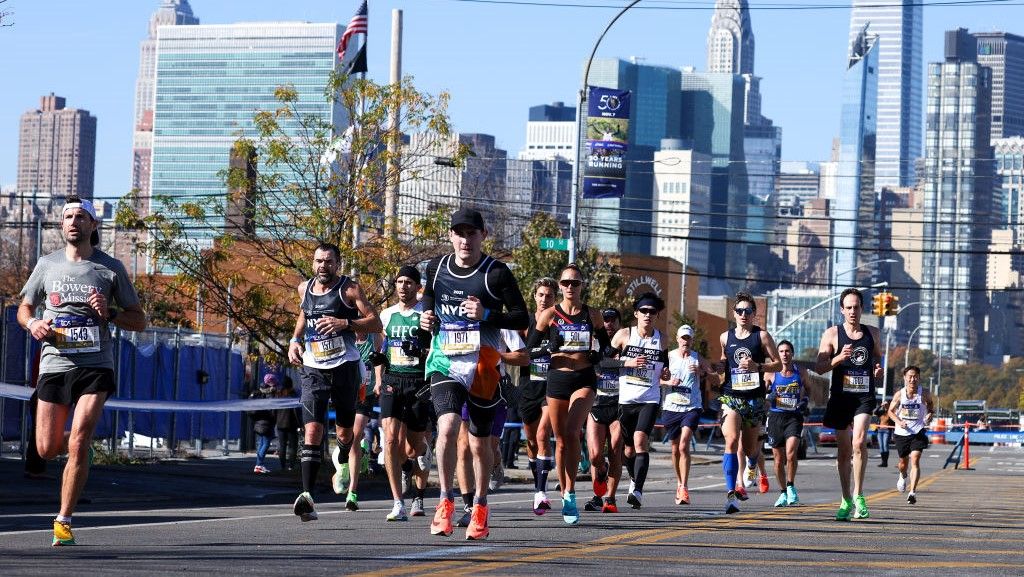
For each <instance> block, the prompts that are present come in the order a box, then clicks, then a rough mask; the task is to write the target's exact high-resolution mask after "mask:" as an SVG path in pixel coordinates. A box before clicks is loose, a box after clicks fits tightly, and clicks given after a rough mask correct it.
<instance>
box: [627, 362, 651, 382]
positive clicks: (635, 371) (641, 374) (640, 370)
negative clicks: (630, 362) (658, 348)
mask: <svg viewBox="0 0 1024 577" xmlns="http://www.w3.org/2000/svg"><path fill="white" fill-rule="evenodd" d="M653 374H654V369H653V368H652V367H651V365H650V364H647V365H646V366H644V367H633V368H624V369H622V377H623V381H624V382H625V383H626V384H627V385H633V386H634V387H650V386H653V385H654V383H653V382H652V381H653V380H654V379H653V378H651V376H652V375H653Z"/></svg>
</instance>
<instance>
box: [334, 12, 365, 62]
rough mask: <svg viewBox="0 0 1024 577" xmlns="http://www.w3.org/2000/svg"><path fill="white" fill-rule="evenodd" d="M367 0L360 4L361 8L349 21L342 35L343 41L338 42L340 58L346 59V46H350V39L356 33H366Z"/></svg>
mask: <svg viewBox="0 0 1024 577" xmlns="http://www.w3.org/2000/svg"><path fill="white" fill-rule="evenodd" d="M366 14H367V10H366V0H363V1H362V3H361V4H359V10H356V13H355V14H354V15H353V16H352V19H351V20H349V21H348V26H346V27H345V33H344V34H342V35H341V42H339V43H338V60H345V48H347V47H348V39H349V38H351V37H352V36H354V35H356V34H366V30H367V28H366V22H367V16H366Z"/></svg>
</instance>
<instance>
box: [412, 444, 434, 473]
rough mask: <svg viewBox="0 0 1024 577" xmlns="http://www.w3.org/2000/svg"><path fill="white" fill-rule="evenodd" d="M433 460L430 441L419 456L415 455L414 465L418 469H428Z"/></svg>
mask: <svg viewBox="0 0 1024 577" xmlns="http://www.w3.org/2000/svg"><path fill="white" fill-rule="evenodd" d="M433 460H434V451H433V449H431V448H430V443H427V450H426V451H425V452H424V453H423V454H422V455H420V456H419V457H416V466H417V467H419V468H420V471H429V470H430V466H431V465H432V464H433Z"/></svg>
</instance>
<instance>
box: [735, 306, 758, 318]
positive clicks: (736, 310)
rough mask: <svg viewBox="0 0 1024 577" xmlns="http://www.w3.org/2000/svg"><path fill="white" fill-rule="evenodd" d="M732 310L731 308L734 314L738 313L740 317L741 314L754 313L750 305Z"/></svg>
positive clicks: (748, 314)
mask: <svg viewBox="0 0 1024 577" xmlns="http://www.w3.org/2000/svg"><path fill="white" fill-rule="evenodd" d="M732 310H733V312H735V313H736V314H738V315H740V316H741V317H742V316H750V315H752V314H754V309H752V308H750V307H747V308H742V309H741V308H735V309H732Z"/></svg>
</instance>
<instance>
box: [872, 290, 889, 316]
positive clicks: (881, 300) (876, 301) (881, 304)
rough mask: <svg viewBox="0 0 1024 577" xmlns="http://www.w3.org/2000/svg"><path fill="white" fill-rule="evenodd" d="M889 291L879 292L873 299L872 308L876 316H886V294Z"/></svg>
mask: <svg viewBox="0 0 1024 577" xmlns="http://www.w3.org/2000/svg"><path fill="white" fill-rule="evenodd" d="M886 294H887V293H878V294H876V295H875V296H874V297H873V298H872V299H871V310H872V311H873V312H874V313H875V316H879V317H884V316H885V295H886Z"/></svg>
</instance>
